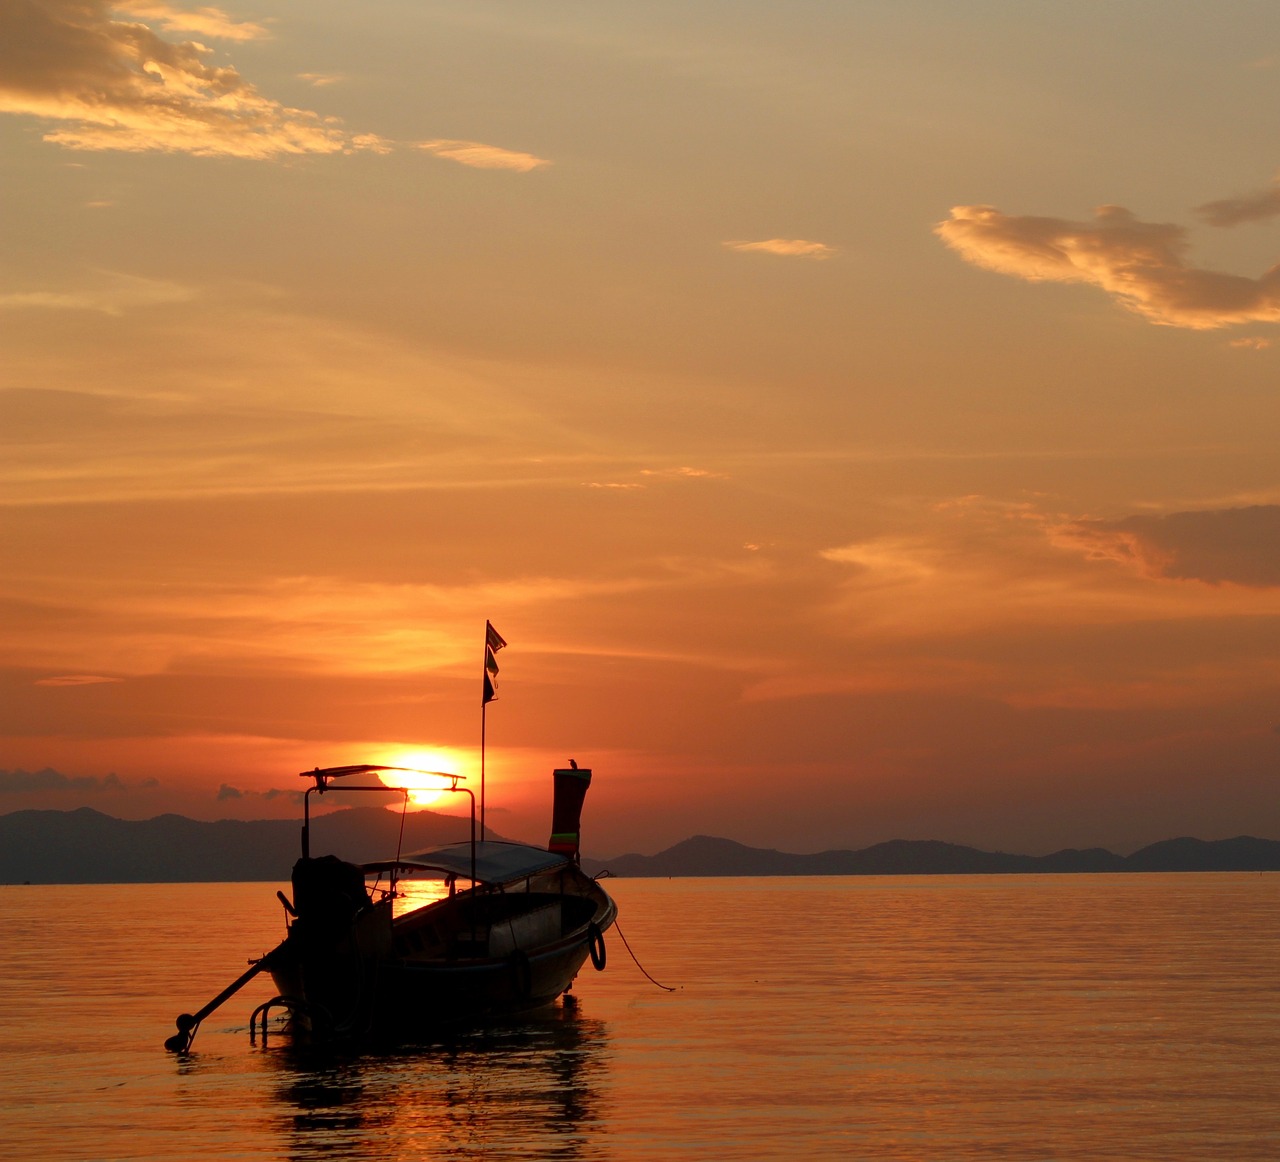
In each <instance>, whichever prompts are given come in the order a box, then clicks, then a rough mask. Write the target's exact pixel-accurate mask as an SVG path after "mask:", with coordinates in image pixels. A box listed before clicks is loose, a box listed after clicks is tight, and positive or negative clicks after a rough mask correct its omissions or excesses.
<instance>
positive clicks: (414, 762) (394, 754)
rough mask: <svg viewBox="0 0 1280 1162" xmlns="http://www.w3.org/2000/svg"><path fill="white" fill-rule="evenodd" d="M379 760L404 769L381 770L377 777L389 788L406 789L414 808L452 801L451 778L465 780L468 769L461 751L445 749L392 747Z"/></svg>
mask: <svg viewBox="0 0 1280 1162" xmlns="http://www.w3.org/2000/svg"><path fill="white" fill-rule="evenodd" d="M377 761H378V762H380V763H385V764H386V765H387V766H389V767H402V768H405V769H403V770H394V771H379V772H378V778H379V779H381V780H382V782H383V783H384V784H385V785H386V786H388V787H396V788H402V789H404V790H407V791H408V792H409V805H410V806H411V807H430V806H432V805H434V804H436V803H438V802H439V803H444V802H447V801H448V800H449V799H451V798H453V796H452V795H451V794H450V793H449V788H450V785H451V782H452V778H451V776H454V775H457V776H459V777H460V778H461V777H465V771H466V766H467V764H466V762H465V760H464V759H463V757H462V755H461V754H460V753H459V752H457V751H451V750H448V749H444V748H440V749H436V750H426V749H422V748H407V747H395V748H390V747H389V748H387V749H386V750H384V751H382V752H381V753H380V754H379V755H378V759H377Z"/></svg>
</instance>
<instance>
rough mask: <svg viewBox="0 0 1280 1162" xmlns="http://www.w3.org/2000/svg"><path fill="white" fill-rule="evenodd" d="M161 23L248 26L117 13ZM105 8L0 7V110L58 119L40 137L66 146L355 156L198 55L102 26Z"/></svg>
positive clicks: (69, 4) (325, 130) (63, 0)
mask: <svg viewBox="0 0 1280 1162" xmlns="http://www.w3.org/2000/svg"><path fill="white" fill-rule="evenodd" d="M127 10H128V11H130V12H133V13H135V14H138V15H146V16H148V17H150V18H152V19H157V20H159V21H160V22H161V23H162V24H164V25H165V26H166V27H171V28H181V29H184V30H187V31H193V30H195V28H196V26H197V25H198V26H199V29H200V31H202V32H203V33H204V34H205V35H209V36H223V37H231V38H232V39H239V40H246V39H252V38H253V37H256V36H259V35H262V32H263V30H261V29H260V28H259V26H257V25H248V24H237V23H235V22H233V21H231V20H230V19H229V18H227V17H225V16H224V14H223V13H221V11H220V10H218V9H213V8H203V9H198V10H196V11H195V12H194V13H182V14H179V13H178V12H177V10H175V9H171V8H170V7H169V6H168V5H165V4H161V3H150V2H144V0H138V2H137V3H134V4H132V5H130V6H129V7H128V9H127ZM111 11H112V9H111V6H110V5H109V4H108V3H107V2H106V0H23V2H22V3H16V4H5V5H0V113H13V114H19V115H25V116H32V117H39V118H42V119H45V120H48V121H54V122H58V123H60V126H59V127H57V128H54V129H51V130H50V131H49V132H47V133H46V134H45V137H44V139H45V140H46V141H49V142H53V143H54V144H57V145H62V146H65V147H67V148H69V149H84V150H125V151H131V152H141V151H148V150H158V151H163V152H170V153H190V154H195V155H197V156H204V157H212V156H226V157H243V158H255V159H262V158H272V157H278V156H281V155H288V154H307V153H337V152H342V151H344V150H348V149H353V148H361V145H360V144H358V143H355V142H353V141H352V140H351V139H349V138H348V137H347V135H346V134H345V133H344V132H343V131H342V130H341V128H339V127H338V125H337V124H336V122H335V121H334V120H333V119H329V118H322V117H321V116H320V115H319V114H317V113H314V112H310V111H308V110H303V109H292V108H289V107H287V106H284V105H281V104H280V103H279V102H277V101H273V100H271V99H270V98H269V97H265V96H263V95H262V94H261V93H259V92H258V90H257V89H255V88H254V86H253V85H251V84H249V83H248V82H247V81H245V80H244V79H243V78H242V77H241V76H240V74H239V73H238V72H236V70H235V69H233V68H229V67H228V68H219V67H216V66H214V65H211V64H209V63H208V59H207V58H208V56H209V49H207V48H206V47H205V46H204V45H202V44H199V43H197V42H195V41H180V42H172V41H168V40H165V39H163V38H162V37H160V36H158V35H157V34H156V33H155V32H154V31H152V30H151V29H150V28H148V27H147V26H146V25H144V24H139V23H135V22H131V21H122V20H116V19H113V18H112V16H111Z"/></svg>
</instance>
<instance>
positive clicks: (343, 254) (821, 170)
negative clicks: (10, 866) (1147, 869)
mask: <svg viewBox="0 0 1280 1162" xmlns="http://www.w3.org/2000/svg"><path fill="white" fill-rule="evenodd" d="M1278 90H1280V12H1278V11H1277V10H1276V7H1275V5H1274V3H1272V2H1271V0H1263V2H1258V3H1254V2H1250V0H1232V2H1231V3H1229V4H1227V5H1226V7H1224V6H1223V5H1221V4H1209V3H1207V2H1199V0H1124V2H1121V0H1069V2H1065V0H1041V2H1039V3H1036V4H1027V3H1025V2H1024V0H964V2H960V3H957V2H955V0H857V2H849V3H844V4H833V3H830V2H829V0H791V2H789V3H787V4H785V5H782V4H777V3H762V2H757V0H732V2H730V0H693V2H689V0H682V2H680V3H674V2H667V0H652V2H649V3H646V4H643V5H635V4H623V3H618V2H616V0H604V2H600V0H593V2H590V3H588V2H586V0H546V2H540V3H538V4H515V3H510V2H509V0H507V2H504V0H467V2H466V3H462V2H458V0H453V2H444V0H368V2H367V3H363V4H359V5H356V4H350V3H339V2H337V0H306V2H305V3H302V2H300V0H243V2H241V0H236V2H235V3H224V4H219V5H217V6H204V5H200V4H194V3H193V4H184V3H179V2H177V0H122V2H120V3H118V4H115V5H112V4H109V3H106V2H105V0H8V2H7V3H6V4H4V5H3V7H0V255H2V257H0V351H2V352H3V358H2V359H0V443H2V444H3V448H2V450H0V609H2V610H3V613H2V615H0V686H2V688H3V692H2V695H0V734H2V735H3V738H2V740H0V811H12V810H21V809H27V808H52V809H62V810H68V809H74V808H78V807H84V806H88V807H93V808H95V809H97V810H101V811H105V812H107V813H109V814H113V815H117V816H120V817H124V818H148V817H151V816H153V815H157V814H160V813H162V812H166V811H177V812H181V813H183V814H187V815H191V816H193V817H196V818H206V819H213V818H232V817H236V818H258V817H275V816H286V815H290V814H292V813H294V812H296V810H297V805H296V802H295V799H296V791H297V790H298V788H299V787H300V786H301V785H302V784H301V783H300V781H299V779H298V772H299V771H303V770H307V769H310V768H312V767H315V766H331V765H338V764H343V763H355V762H376V763H390V764H393V765H405V766H419V767H425V768H426V769H432V770H451V771H455V772H457V773H461V774H463V775H465V777H466V778H467V780H468V785H470V786H472V787H473V788H474V787H476V786H477V785H478V768H479V744H480V731H481V705H480V703H481V696H480V690H481V685H480V683H481V677H482V664H483V655H482V650H483V643H484V627H485V622H486V620H491V621H492V623H493V625H494V626H495V627H496V628H497V629H498V631H499V632H500V633H501V635H502V636H503V637H504V638H505V639H506V641H507V642H508V645H507V647H506V648H505V649H504V650H502V651H501V652H500V654H499V655H498V661H499V664H500V667H501V673H500V676H499V685H498V698H497V700H496V701H494V702H493V703H490V704H489V706H488V708H487V713H486V718H485V731H486V742H487V749H486V796H487V814H488V820H489V823H490V825H491V826H492V827H493V828H495V829H496V830H498V831H499V832H500V833H502V834H506V835H509V836H514V837H518V838H522V839H527V840H530V841H535V842H541V841H543V840H544V839H545V833H546V832H547V830H548V829H549V824H550V771H551V769H552V768H553V767H555V766H559V765H563V764H565V763H566V762H567V760H568V759H569V758H570V757H573V758H575V759H576V760H577V761H578V763H579V764H580V765H581V766H584V767H591V768H592V769H593V770H594V771H595V782H594V784H593V787H592V791H591V796H590V797H589V799H588V801H587V805H586V811H585V816H584V824H583V843H584V848H585V850H587V851H588V852H589V853H592V854H597V855H608V854H616V853H619V852H622V851H647V852H652V851H656V850H659V849H661V848H662V847H665V846H667V845H669V844H671V843H674V842H677V841H679V840H680V839H683V838H685V837H686V836H688V835H692V834H699V833H701V834H713V835H722V836H728V837H730V838H733V839H737V840H739V841H741V842H744V843H749V844H753V845H758V846H767V847H778V848H782V849H785V850H792V851H815V850H821V849H824V848H832V847H858V846H865V845H867V844H870V843H875V842H879V841H882V840H888V839H892V838H908V839H942V840H948V841H952V842H958V843H971V844H975V845H977V846H982V847H987V848H996V849H1001V850H1007V851H1025V852H1045V851H1051V850H1055V849H1058V848H1061V847H1068V846H1071V847H1089V846H1106V847H1110V848H1112V849H1114V850H1118V851H1129V850H1133V849H1134V848H1136V847H1138V846H1141V845H1142V844H1145V843H1148V842H1152V841H1154V840H1158V839H1162V838H1167V837H1170V836H1174V835H1183V834H1192V835H1199V836H1201V837H1202V838H1219V837H1225V836H1230V835H1236V834H1241V833H1249V834H1255V835H1263V836H1268V837H1277V836H1280V793H1278V792H1280V783H1278V781H1277V777H1276V769H1277V759H1278V758H1280V652H1278V647H1280V464H1278V462H1277V452H1276V445H1277V435H1278V431H1277V428H1278V421H1280V393H1278V391H1277V388H1278V386H1280V384H1278V382H1277V368H1278V367H1280V328H1277V323H1278V322H1280V272H1278V271H1275V270H1273V269H1272V265H1273V263H1274V262H1275V261H1276V259H1277V257H1278V256H1280V183H1278V182H1277V173H1280V137H1278V136H1277V134H1276V113H1275V109H1276V106H1277V93H1278ZM451 802H452V803H453V804H454V806H452V807H450V808H448V809H450V810H457V809H458V808H457V806H456V804H457V803H458V802H460V800H452V801H451Z"/></svg>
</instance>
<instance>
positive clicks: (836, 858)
mask: <svg viewBox="0 0 1280 1162" xmlns="http://www.w3.org/2000/svg"><path fill="white" fill-rule="evenodd" d="M300 831H301V825H300V823H299V822H298V821H296V820H290V819H256V820H247V821H246V820H237V819H223V820H219V821H218V822H216V823H208V822H203V821H200V820H195V819H188V818H186V817H185V816H182V815H159V816H156V817H155V818H154V819H145V820H125V819H116V818H114V817H112V816H110V815H104V814H102V812H100V811H95V810H93V809H92V808H89V807H82V808H80V809H79V810H77V811H14V812H12V813H10V814H8V815H0V883H10V884H13V883H24V882H30V883H46V884H55V883H61V884H75V883H184V882H200V881H206V882H208V881H235V880H240V881H281V882H283V881H285V880H287V879H288V878H289V872H290V870H291V869H292V867H293V864H294V861H295V860H296V859H297V858H298V855H299V853H300V850H301V843H300ZM399 832H400V815H399V812H394V811H388V810H385V809H384V808H382V807H354V808H349V809H347V810H342V811H333V812H330V813H328V814H324V815H318V816H315V817H313V818H312V820H311V849H312V852H313V853H314V854H317V855H320V854H330V853H332V854H334V855H338V856H340V857H342V858H343V859H348V860H351V861H353V862H356V863H362V862H366V861H372V860H376V859H383V858H386V857H388V856H390V855H392V854H393V853H394V852H395V850H396V844H397V839H398V837H399ZM469 834H470V825H469V822H468V820H466V819H462V818H458V817H457V816H453V815H439V814H437V813H436V812H434V811H413V812H410V813H409V814H408V815H406V816H405V821H404V841H403V844H402V846H401V850H402V851H403V852H404V853H405V854H406V855H408V854H410V853H412V852H414V851H417V850H418V849H420V848H423V847H431V846H434V845H436V844H441V843H455V842H460V841H463V840H465V839H466V838H467V837H468V835H469ZM488 836H489V838H492V839H501V838H502V836H500V835H497V834H495V833H494V832H493V830H492V829H490V830H489V832H488ZM582 866H583V868H584V870H586V871H587V872H588V873H589V874H591V875H596V874H598V873H599V872H601V871H604V870H606V869H607V870H608V871H610V872H611V873H612V874H613V875H616V876H633V877H643V876H649V877H653V876H850V875H881V876H885V875H1001V874H1017V873H1022V874H1026V873H1031V872H1175V871H1252V872H1256V871H1280V842H1277V841H1275V840H1271V839H1256V838H1254V837H1252V836H1248V835H1241V836H1237V837H1236V838H1234V839H1219V840H1212V841H1207V840H1203V839H1193V838H1189V837H1183V838H1179V839H1166V840H1162V841H1161V842H1159V843H1153V844H1151V845H1150V846H1148V847H1144V848H1142V849H1141V850H1140V851H1135V852H1134V853H1133V854H1132V855H1129V856H1123V855H1115V854H1114V853H1112V852H1110V851H1105V850H1103V849H1102V848H1097V847H1095V848H1088V849H1086V850H1077V849H1074V848H1068V849H1065V850H1063V851H1057V852H1054V853H1053V854H1051V855H1011V854H1009V853H1007V852H1000V851H981V850H979V849H978V848H976V847H965V846H963V845H961V844H955V843H943V842H940V841H938V840H915V839H894V840H890V841H889V842H887V843H877V844H875V845H874V846H872V847H864V848H861V849H859V850H856V851H853V850H836V851H820V852H816V853H814V854H810V855H797V854H793V853H790V852H785V851H776V850H773V849H771V848H760V847H748V846H747V845H745V844H742V843H736V842H735V841H734V840H732V839H722V838H717V837H715V836H711V835H695V836H693V837H691V838H689V839H686V840H683V841H682V842H680V843H677V844H675V846H673V847H669V848H667V849H666V851H661V852H659V853H658V854H657V855H635V854H631V855H620V856H617V857H615V858H613V859H606V860H600V859H591V858H588V857H585V856H584V857H583V860H582Z"/></svg>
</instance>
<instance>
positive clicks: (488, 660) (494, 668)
mask: <svg viewBox="0 0 1280 1162" xmlns="http://www.w3.org/2000/svg"><path fill="white" fill-rule="evenodd" d="M506 644H507V643H506V641H505V640H503V637H502V634H500V633H499V632H498V631H497V630H496V629H494V628H493V625H492V624H491V623H490V622H487V621H486V622H485V623H484V702H483V703H482V705H488V704H489V703H490V702H492V701H493V700H494V699H495V698H496V697H497V696H498V659H497V657H496V656H495V655H496V654H497V652H498V651H499V650H500V649H502V647H503V646H505V645H506Z"/></svg>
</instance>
